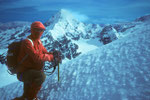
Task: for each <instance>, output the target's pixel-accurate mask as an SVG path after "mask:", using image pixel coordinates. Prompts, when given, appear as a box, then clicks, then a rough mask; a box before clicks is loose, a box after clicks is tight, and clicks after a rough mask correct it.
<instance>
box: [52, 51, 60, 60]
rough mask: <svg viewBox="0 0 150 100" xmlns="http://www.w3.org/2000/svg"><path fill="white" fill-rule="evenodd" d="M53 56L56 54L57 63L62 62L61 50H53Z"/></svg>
mask: <svg viewBox="0 0 150 100" xmlns="http://www.w3.org/2000/svg"><path fill="white" fill-rule="evenodd" d="M53 56H54V60H55V61H56V62H57V63H59V62H61V52H59V51H57V50H55V51H54V52H53Z"/></svg>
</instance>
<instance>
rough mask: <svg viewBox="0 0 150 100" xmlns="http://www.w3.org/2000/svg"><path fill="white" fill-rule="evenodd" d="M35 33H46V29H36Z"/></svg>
mask: <svg viewBox="0 0 150 100" xmlns="http://www.w3.org/2000/svg"><path fill="white" fill-rule="evenodd" d="M34 31H36V32H44V31H45V29H38V28H34Z"/></svg>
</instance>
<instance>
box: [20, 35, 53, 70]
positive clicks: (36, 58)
mask: <svg viewBox="0 0 150 100" xmlns="http://www.w3.org/2000/svg"><path fill="white" fill-rule="evenodd" d="M28 38H30V39H31V40H32V41H33V44H34V46H33V44H32V42H31V41H30V40H28V39H25V40H23V42H22V45H21V50H20V53H19V57H18V63H19V62H21V61H22V59H23V58H24V57H25V56H26V55H28V56H27V58H26V59H25V60H24V61H23V62H22V63H21V64H20V66H19V67H18V68H17V70H18V72H24V71H26V70H29V69H35V70H42V69H43V66H44V62H45V61H52V60H53V55H52V54H50V53H48V52H47V50H46V48H45V47H44V46H43V44H42V42H41V41H40V39H39V40H34V39H33V38H32V35H31V36H29V37H28ZM48 58H49V59H48Z"/></svg>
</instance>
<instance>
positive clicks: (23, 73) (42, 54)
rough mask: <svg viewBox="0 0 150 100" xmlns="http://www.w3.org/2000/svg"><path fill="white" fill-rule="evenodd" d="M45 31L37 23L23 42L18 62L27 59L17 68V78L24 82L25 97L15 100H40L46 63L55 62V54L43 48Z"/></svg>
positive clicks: (32, 26)
mask: <svg viewBox="0 0 150 100" xmlns="http://www.w3.org/2000/svg"><path fill="white" fill-rule="evenodd" d="M44 30H45V26H44V25H43V24H42V23H41V22H39V21H35V22H33V23H32V24H31V35H29V36H28V38H27V39H25V40H23V42H22V44H21V48H20V53H19V56H18V62H21V61H22V59H24V57H25V56H26V59H24V60H23V62H21V64H20V65H19V67H17V78H18V80H19V81H22V82H23V84H24V86H23V95H22V96H21V97H16V98H14V99H13V100H39V99H38V98H37V94H38V92H39V90H40V89H41V86H42V83H43V82H44V81H45V78H46V75H45V74H44V71H43V67H44V62H45V61H49V62H51V61H53V60H54V58H55V57H54V56H53V53H49V52H48V51H47V50H46V48H45V47H44V46H43V44H42V42H41V40H40V38H41V36H42V34H43V32H44Z"/></svg>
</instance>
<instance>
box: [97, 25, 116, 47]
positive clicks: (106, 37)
mask: <svg viewBox="0 0 150 100" xmlns="http://www.w3.org/2000/svg"><path fill="white" fill-rule="evenodd" d="M116 33H117V31H116V30H115V29H114V28H113V27H112V26H111V25H109V26H106V27H105V28H104V29H103V30H102V31H101V33H100V41H102V42H103V44H108V43H110V42H112V41H114V40H116V39H117V36H116Z"/></svg>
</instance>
